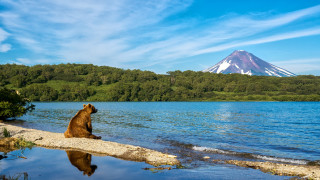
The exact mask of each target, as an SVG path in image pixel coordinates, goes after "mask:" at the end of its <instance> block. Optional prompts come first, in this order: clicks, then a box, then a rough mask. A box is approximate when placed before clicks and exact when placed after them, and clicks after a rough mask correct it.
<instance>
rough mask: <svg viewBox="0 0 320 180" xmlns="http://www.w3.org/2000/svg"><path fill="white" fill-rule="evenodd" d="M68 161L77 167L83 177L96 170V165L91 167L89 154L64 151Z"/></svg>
mask: <svg viewBox="0 0 320 180" xmlns="http://www.w3.org/2000/svg"><path fill="white" fill-rule="evenodd" d="M66 152H67V155H68V158H69V161H70V162H71V164H72V165H74V166H75V167H77V168H78V169H79V171H82V172H83V175H88V176H91V175H92V174H93V173H94V171H95V170H96V169H97V166H96V165H91V154H88V153H84V152H80V151H66Z"/></svg>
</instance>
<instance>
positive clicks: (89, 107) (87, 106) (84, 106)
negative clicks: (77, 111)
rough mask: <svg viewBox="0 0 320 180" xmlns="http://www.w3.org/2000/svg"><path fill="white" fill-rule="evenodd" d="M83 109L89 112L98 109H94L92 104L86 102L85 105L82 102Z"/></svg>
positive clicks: (94, 111)
mask: <svg viewBox="0 0 320 180" xmlns="http://www.w3.org/2000/svg"><path fill="white" fill-rule="evenodd" d="M83 109H85V110H87V111H88V112H90V114H92V113H96V112H98V109H96V108H95V107H94V106H93V105H92V104H87V105H85V104H84V105H83Z"/></svg>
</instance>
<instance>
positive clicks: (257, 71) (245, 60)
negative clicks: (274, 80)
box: [203, 50, 295, 77]
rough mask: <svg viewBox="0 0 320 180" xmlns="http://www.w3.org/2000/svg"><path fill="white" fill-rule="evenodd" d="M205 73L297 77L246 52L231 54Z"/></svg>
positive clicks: (238, 51) (240, 51) (239, 51)
mask: <svg viewBox="0 0 320 180" xmlns="http://www.w3.org/2000/svg"><path fill="white" fill-rule="evenodd" d="M203 72H211V73H223V74H231V73H239V74H248V75H250V76H251V75H258V76H277V77H289V76H295V74H294V73H292V72H289V71H287V70H285V69H283V68H280V67H277V66H275V65H273V64H270V63H268V62H266V61H264V60H262V59H260V58H258V57H256V56H255V55H253V54H251V53H248V52H246V51H244V50H237V51H234V52H233V53H232V54H230V55H229V56H228V57H226V58H225V59H223V60H222V61H220V62H218V63H217V64H216V65H214V66H212V67H210V68H208V69H205V70H203Z"/></svg>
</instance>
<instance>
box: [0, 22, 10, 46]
mask: <svg viewBox="0 0 320 180" xmlns="http://www.w3.org/2000/svg"><path fill="white" fill-rule="evenodd" d="M8 36H9V33H7V32H6V31H4V30H3V29H2V28H0V52H7V51H9V50H10V49H11V45H10V44H8V43H5V44H4V43H2V42H3V41H5V40H6V39H7V38H8Z"/></svg>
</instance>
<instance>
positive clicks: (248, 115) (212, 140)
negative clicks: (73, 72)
mask: <svg viewBox="0 0 320 180" xmlns="http://www.w3.org/2000/svg"><path fill="white" fill-rule="evenodd" d="M34 104H35V105H36V110H35V111H34V112H32V113H29V114H27V115H25V116H23V117H22V118H20V119H21V120H23V121H20V122H19V121H18V122H15V123H18V124H20V125H22V126H27V127H32V128H36V129H42V130H48V131H53V132H64V131H65V129H66V127H67V126H68V123H69V120H70V119H71V118H72V117H73V116H74V115H75V114H76V112H77V111H78V110H79V109H81V108H82V104H83V103H81V102H67V103H66V102H53V103H34ZM92 104H93V105H94V106H95V107H96V108H97V109H98V110H99V111H98V113H96V114H93V115H92V119H93V133H94V134H96V135H100V136H102V138H103V139H104V140H111V141H117V142H120V143H127V144H133V145H139V146H143V147H147V148H151V149H156V150H159V151H162V152H167V153H171V154H175V155H177V156H178V157H179V160H181V161H182V163H183V165H184V166H186V167H187V168H188V170H181V169H180V170H177V172H180V173H181V172H183V171H188V172H196V174H206V173H205V172H207V171H208V172H210V171H212V168H213V167H215V168H217V167H219V168H222V169H223V170H225V171H226V172H227V171H228V170H230V169H229V168H230V167H229V166H226V165H217V164H213V163H212V162H211V161H203V159H202V157H203V156H205V155H207V156H210V157H211V159H239V160H271V161H278V162H289V163H296V164H306V163H308V162H310V161H317V160H320V143H318V140H319V137H320V115H319V109H320V103H319V102H119V103H118V102H94V103H92ZM204 171H205V172H204ZM241 171H244V170H243V169H242V170H241ZM245 171H247V170H245ZM169 172H170V173H172V171H169ZM183 173H185V172H183ZM250 173H251V172H250ZM250 173H249V174H250ZM222 174H223V173H222ZM233 175H234V173H233ZM233 175H232V173H231V172H230V173H229V175H228V176H230V177H232V176H233ZM265 175H266V176H267V174H265ZM228 176H221V178H222V179H223V178H226V179H228ZM252 177H255V175H254V176H252ZM276 177H277V176H272V178H276ZM264 178H266V177H262V179H264ZM269 178H270V177H268V179H269ZM277 178H278V177H277ZM219 179H220V178H219Z"/></svg>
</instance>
